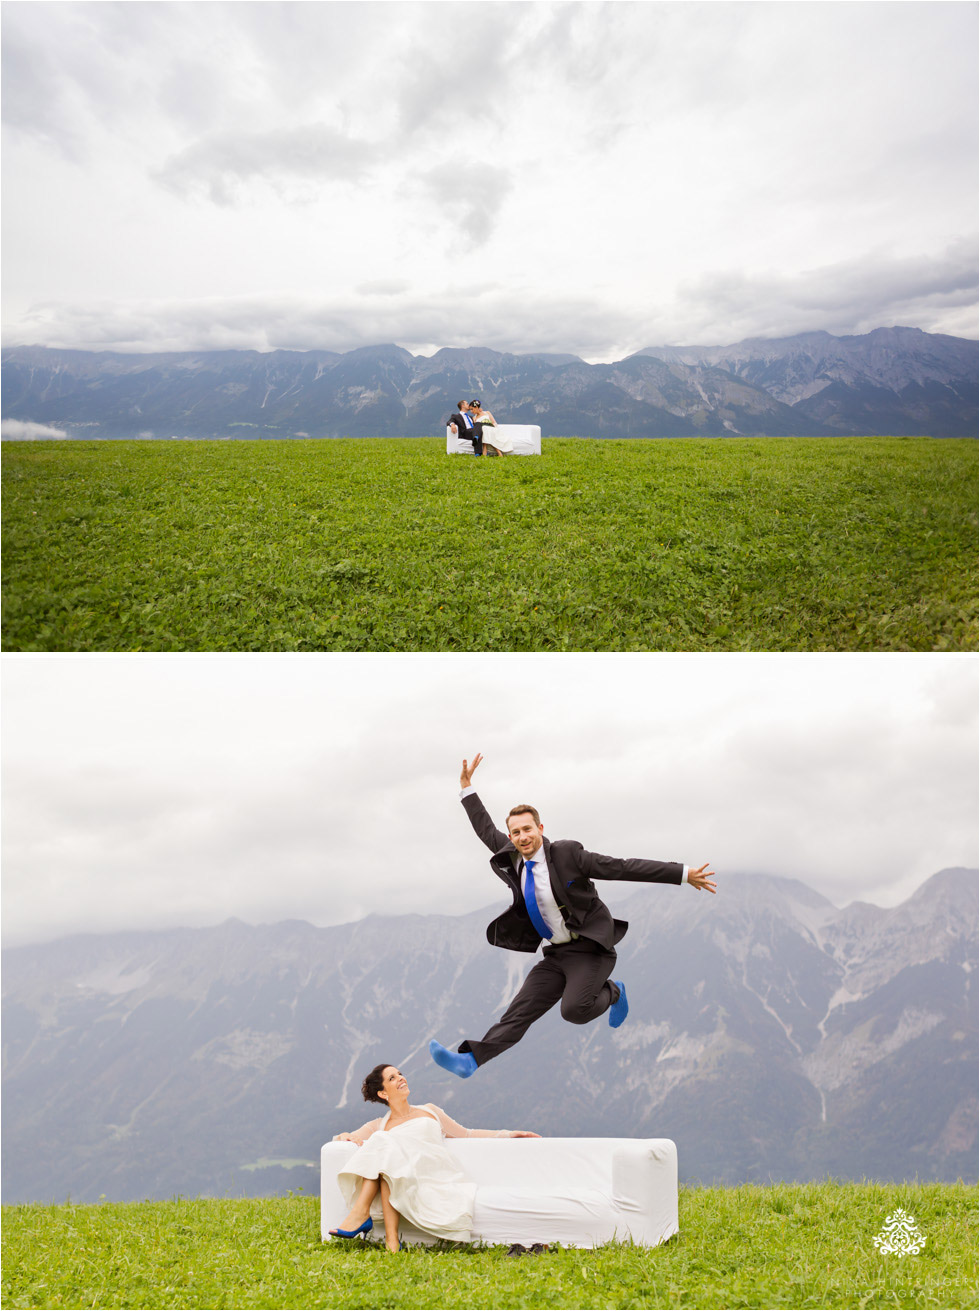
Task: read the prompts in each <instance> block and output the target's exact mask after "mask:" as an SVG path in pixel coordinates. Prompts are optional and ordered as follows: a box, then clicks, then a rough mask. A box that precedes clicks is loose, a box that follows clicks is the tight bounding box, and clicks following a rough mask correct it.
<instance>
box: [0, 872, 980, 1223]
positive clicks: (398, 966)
mask: <svg viewBox="0 0 980 1311" xmlns="http://www.w3.org/2000/svg"><path fill="white" fill-rule="evenodd" d="M612 891H614V892H615V893H616V896H615V898H613V897H612V896H610V898H609V900H610V902H611V904H612V905H613V909H614V910H615V911H616V913H617V914H620V915H625V916H626V917H627V918H628V919H629V920H630V921H631V927H630V931H629V933H628V934H627V936H626V938H625V940H624V941H623V943H622V944H621V946H620V960H619V964H618V967H617V971H616V976H617V977H622V978H623V979H625V980H626V981H627V983H628V990H629V997H630V1005H631V1010H630V1015H629V1017H628V1019H627V1021H626V1023H625V1024H624V1025H623V1026H622V1028H620V1029H617V1030H612V1029H610V1028H609V1027H608V1025H606V1024H605V1023H604V1022H602V1021H599V1022H597V1023H594V1024H591V1025H588V1026H585V1027H576V1026H571V1025H568V1024H566V1023H564V1022H563V1021H562V1020H561V1019H560V1017H559V1015H558V1013H557V1010H556V1011H553V1012H551V1013H549V1014H548V1015H547V1016H545V1017H544V1019H542V1020H541V1021H540V1022H539V1023H538V1024H537V1025H535V1026H534V1028H533V1029H532V1030H531V1031H530V1033H529V1034H528V1036H527V1037H526V1038H525V1039H524V1041H523V1042H522V1043H521V1044H520V1046H519V1047H517V1048H515V1049H514V1050H513V1051H511V1052H508V1053H506V1054H505V1055H503V1056H501V1057H499V1058H498V1059H497V1060H495V1061H492V1062H489V1063H488V1064H487V1065H486V1066H484V1067H482V1068H481V1069H480V1070H479V1071H478V1072H477V1074H476V1075H475V1076H474V1077H473V1078H472V1079H469V1080H467V1081H465V1082H462V1081H460V1080H457V1079H455V1078H454V1077H453V1076H451V1075H448V1074H445V1073H444V1072H443V1071H441V1070H438V1069H437V1068H436V1067H435V1066H434V1065H433V1064H432V1063H431V1061H430V1058H429V1056H428V1051H427V1044H428V1040H429V1039H430V1038H431V1037H438V1038H439V1039H440V1041H442V1042H444V1043H446V1044H451V1045H455V1044H456V1043H457V1042H459V1041H460V1040H461V1039H462V1038H464V1037H480V1036H481V1035H482V1032H483V1031H484V1029H485V1027H486V1026H487V1024H488V1022H489V1021H490V1020H492V1019H494V1018H496V1017H497V1015H498V1014H499V1013H500V1011H501V1009H502V1008H503V1006H504V1005H505V1004H506V1002H507V1001H508V1000H509V998H510V997H511V996H512V995H513V993H514V992H515V990H516V988H517V987H518V986H519V983H520V980H521V978H522V977H523V975H524V973H525V972H526V970H527V969H528V968H529V967H530V964H531V958H529V957H527V956H525V955H523V954H519V953H511V952H504V951H500V950H494V949H493V948H491V947H489V946H488V945H487V942H486V939H485V936H484V928H485V925H486V923H487V921H488V920H489V919H490V918H491V916H492V915H493V914H496V913H497V912H498V911H499V909H500V907H495V908H493V907H492V908H488V909H487V910H483V911H479V912H475V913H472V914H469V915H465V916H459V917H449V916H439V915H403V916H395V917H392V916H385V915H382V914H378V915H371V916H369V917H367V918H366V919H363V920H361V921H359V922H357V923H354V924H347V925H343V926H340V927H334V928H315V927H313V926H312V925H310V924H307V923H304V922H301V921H287V922H284V923H278V924H270V925H261V926H249V925H246V924H243V923H241V922H240V921H237V920H230V921H228V922H227V923H225V924H222V925H220V926H218V927H216V928H207V929H174V930H167V931H154V932H139V933H136V932H127V933H113V934H107V935H79V936H74V937H70V938H66V939H62V940H60V941H58V942H53V943H49V944H45V945H38V946H23V947H17V948H11V949H9V950H7V951H5V952H4V953H3V1024H2V1038H3V1110H4V1124H3V1127H4V1134H3V1196H4V1201H5V1202H24V1201H64V1200H65V1199H66V1198H67V1197H69V1196H70V1197H71V1198H72V1199H73V1200H75V1201H78V1202H85V1201H93V1200H96V1199H98V1198H99V1197H101V1196H105V1197H107V1198H109V1199H111V1200H126V1199H139V1198H144V1197H151V1198H167V1197H170V1196H173V1195H174V1194H183V1195H193V1194H211V1195H219V1196H220V1195H225V1194H230V1195H238V1194H241V1193H252V1194H259V1195H261V1194H272V1193H275V1192H280V1191H284V1190H286V1189H290V1188H294V1189H298V1188H302V1189H305V1190H306V1191H308V1192H311V1193H313V1192H316V1191H317V1189H318V1175H317V1169H316V1162H317V1160H318V1152H319V1148H320V1145H321V1144H322V1143H323V1142H324V1141H326V1140H327V1139H329V1138H330V1137H332V1135H333V1134H335V1133H338V1132H340V1131H341V1130H345V1129H352V1128H354V1127H356V1126H357V1125H359V1124H361V1123H363V1122H364V1121H365V1120H367V1119H369V1118H371V1117H372V1114H373V1111H372V1108H371V1107H369V1106H366V1105H364V1103H363V1102H362V1100H361V1098H360V1094H359V1088H360V1083H361V1080H362V1078H363V1076H364V1074H365V1073H366V1072H367V1071H368V1070H369V1069H370V1068H371V1067H372V1066H374V1065H375V1064H376V1063H378V1062H380V1061H384V1062H389V1061H390V1062H392V1063H394V1064H397V1065H399V1066H400V1067H401V1069H402V1070H403V1071H404V1072H405V1074H406V1076H407V1077H408V1080H409V1083H410V1086H411V1088H412V1093H413V1099H414V1100H417V1101H429V1100H432V1101H435V1102H437V1103H438V1104H440V1105H442V1106H443V1107H444V1108H445V1109H446V1110H447V1111H449V1113H450V1114H451V1115H453V1116H455V1118H456V1119H458V1120H459V1121H460V1122H462V1123H463V1124H466V1125H468V1126H471V1127H486V1128H501V1127H505V1128H526V1129H535V1130H537V1131H538V1132H541V1133H544V1134H550V1135H563V1136H573V1135H583V1136H605V1135H616V1136H619V1135H622V1136H629V1137H661V1136H662V1137H669V1138H673V1139H674V1141H675V1142H676V1143H677V1145H678V1152H679V1159H680V1173H681V1179H682V1180H684V1181H688V1182H695V1181H703V1182H719V1183H729V1184H730V1183H736V1182H740V1181H758V1182H766V1181H768V1180H770V1179H821V1178H825V1177H827V1176H828V1175H831V1176H835V1177H838V1178H845V1179H860V1178H862V1177H869V1178H874V1179H879V1180H899V1179H908V1178H912V1177H918V1178H919V1179H923V1180H927V1179H947V1180H948V1179H956V1178H957V1177H960V1178H963V1179H964V1180H972V1181H975V1180H976V1178H977V1055H978V1053H977V989H976V983H977V871H976V870H965V869H947V870H943V871H941V872H939V873H937V874H935V875H934V876H933V877H932V878H930V879H929V880H928V881H927V882H926V883H924V884H923V885H922V886H921V887H920V888H919V889H918V891H917V892H915V893H914V894H913V895H912V896H911V897H909V898H908V900H906V901H905V902H903V903H902V904H901V905H899V906H896V907H893V908H890V909H883V908H881V907H878V906H872V905H869V904H866V903H862V902H854V903H852V904H851V905H849V906H847V907H845V908H844V909H839V908H837V907H836V906H834V905H832V904H831V903H830V902H829V901H827V900H826V898H824V897H823V896H821V895H820V894H819V893H817V892H815V891H814V890H813V889H811V888H809V887H808V886H806V885H805V884H803V883H800V882H798V881H795V880H793V879H788V878H776V877H769V876H762V875H755V876H753V875H741V876H740V875H731V876H729V877H727V878H726V879H725V881H724V885H723V888H722V890H721V891H720V892H719V895H718V896H717V897H707V896H700V895H698V894H697V893H695V892H693V890H692V889H689V888H673V887H667V886H654V887H644V888H639V889H637V888H635V887H634V888H631V889H627V888H625V887H623V888H620V887H616V888H614V889H612Z"/></svg>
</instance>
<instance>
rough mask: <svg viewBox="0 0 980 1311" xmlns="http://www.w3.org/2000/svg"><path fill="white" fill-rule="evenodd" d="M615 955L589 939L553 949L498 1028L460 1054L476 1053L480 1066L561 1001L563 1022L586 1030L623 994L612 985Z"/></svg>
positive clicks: (465, 1046)
mask: <svg viewBox="0 0 980 1311" xmlns="http://www.w3.org/2000/svg"><path fill="white" fill-rule="evenodd" d="M615 964H616V953H615V952H614V951H606V949H605V948H604V947H601V946H600V945H599V944H598V943H597V942H593V941H592V939H591V938H575V939H573V940H572V941H571V942H563V943H562V944H561V945H560V946H557V947H556V946H552V945H551V944H549V945H548V946H547V947H545V949H544V955H543V957H542V959H541V960H539V961H538V963H537V965H535V966H534V968H533V969H532V970H531V972H530V974H529V975H528V976H527V978H526V979H525V980H524V983H523V984H522V985H521V990H520V992H518V994H517V996H516V997H515V998H514V1000H513V1001H512V1002H511V1004H510V1005H509V1006H508V1007H507V1009H506V1011H504V1013H503V1015H502V1016H501V1017H500V1019H499V1020H498V1022H497V1023H496V1024H494V1025H493V1026H492V1027H491V1028H490V1029H488V1030H487V1032H486V1033H485V1034H484V1036H483V1038H481V1039H480V1041H479V1042H471V1041H470V1040H469V1039H468V1038H467V1039H466V1041H465V1042H461V1043H460V1045H459V1050H460V1051H461V1052H472V1053H473V1056H474V1058H475V1060H476V1063H477V1065H485V1064H486V1062H487V1061H489V1060H492V1059H493V1057H494V1056H499V1055H500V1053H501V1052H505V1051H507V1049H508V1048H509V1047H513V1046H514V1044H515V1043H517V1042H520V1040H521V1039H522V1038H523V1037H524V1035H525V1033H527V1031H528V1029H529V1028H530V1027H531V1025H532V1024H533V1023H534V1021H535V1020H538V1019H540V1018H541V1016H542V1015H544V1013H545V1011H550V1010H551V1008H552V1006H554V1004H555V1002H557V1001H559V1000H560V1001H561V1017H562V1019H563V1020H568V1021H569V1023H570V1024H588V1023H589V1021H590V1020H595V1019H598V1018H599V1016H600V1015H604V1014H605V1012H606V1011H607V1010H608V1009H609V1007H610V1006H611V1005H612V1004H613V1002H614V1001H618V1000H619V989H618V988H617V987H616V985H615V983H612V982H610V981H609V975H610V974H611V973H612V971H613V966H614V965H615Z"/></svg>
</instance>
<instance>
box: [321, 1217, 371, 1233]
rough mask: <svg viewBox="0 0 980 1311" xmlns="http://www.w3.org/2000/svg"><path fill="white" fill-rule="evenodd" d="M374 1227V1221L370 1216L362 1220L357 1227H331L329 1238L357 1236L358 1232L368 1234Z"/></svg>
mask: <svg viewBox="0 0 980 1311" xmlns="http://www.w3.org/2000/svg"><path fill="white" fill-rule="evenodd" d="M373 1228H374V1221H373V1220H372V1219H371V1217H370V1216H368V1218H367V1219H366V1220H365V1221H364V1223H363V1224H362V1225H361V1226H360V1228H359V1229H331V1230H330V1237H331V1238H357V1237H358V1235H359V1234H369V1233H370V1232H371V1230H372V1229H373Z"/></svg>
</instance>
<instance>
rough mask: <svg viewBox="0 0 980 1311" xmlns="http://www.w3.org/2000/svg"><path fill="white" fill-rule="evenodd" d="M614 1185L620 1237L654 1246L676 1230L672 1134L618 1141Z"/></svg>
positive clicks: (675, 1177)
mask: <svg viewBox="0 0 980 1311" xmlns="http://www.w3.org/2000/svg"><path fill="white" fill-rule="evenodd" d="M612 1187H613V1204H614V1206H615V1207H616V1211H617V1232H619V1229H620V1223H621V1224H622V1228H623V1230H624V1232H622V1233H619V1237H621V1238H626V1237H630V1238H632V1240H633V1242H635V1243H642V1244H643V1245H645V1246H651V1247H652V1246H655V1245H656V1244H657V1243H662V1242H663V1241H664V1240H665V1239H666V1238H669V1237H670V1236H671V1235H672V1234H676V1233H677V1228H678V1225H677V1148H676V1147H675V1145H674V1144H673V1143H672V1142H671V1140H670V1139H669V1138H642V1139H634V1140H623V1141H621V1142H617V1143H616V1145H615V1148H614V1150H613V1159H612Z"/></svg>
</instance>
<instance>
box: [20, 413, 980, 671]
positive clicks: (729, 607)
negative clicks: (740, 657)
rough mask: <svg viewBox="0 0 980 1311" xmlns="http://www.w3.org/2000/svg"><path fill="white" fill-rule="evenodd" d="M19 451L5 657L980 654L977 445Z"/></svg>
mask: <svg viewBox="0 0 980 1311" xmlns="http://www.w3.org/2000/svg"><path fill="white" fill-rule="evenodd" d="M444 451H445V448H444V443H443V442H442V441H441V440H435V439H431V440H430V439H419V440H414V441H412V440H388V441H386V440H370V439H365V440H356V441H355V440H342V441H289V442H286V441H283V442H258V441H256V442H217V441H216V442H150V441H145V442H139V441H132V442H88V441H76V442H46V443H36V444H35V443H31V444H27V443H15V442H7V443H4V463H3V468H4V527H5V534H4V612H3V613H4V620H3V634H4V646H5V649H6V650H8V651H107V650H116V651H179V650H204V651H219V650H220V651H230V650H235V651H272V650H281V651H294V650H305V651H497V650H514V651H596V650H600V651H657V650H664V651H708V650H710V651H730V650H760V651H762V650H768V651H796V650H812V651H843V650H973V649H975V648H976V645H977V443H976V442H972V441H932V440H930V439H928V438H905V439H902V438H885V437H882V438H842V439H801V438H793V439H781V438H768V439H749V438H745V439H742V438H734V439H731V440H727V439H726V440H723V441H722V440H715V441H711V440H700V439H685V440H677V441H602V442H598V441H587V440H580V439H576V438H555V439H552V440H549V441H546V442H545V446H544V455H543V456H542V457H541V458H521V457H511V458H509V459H503V460H474V459H472V458H467V457H465V456H460V457H456V458H452V459H450V458H447V457H446V455H445V453H444Z"/></svg>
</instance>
